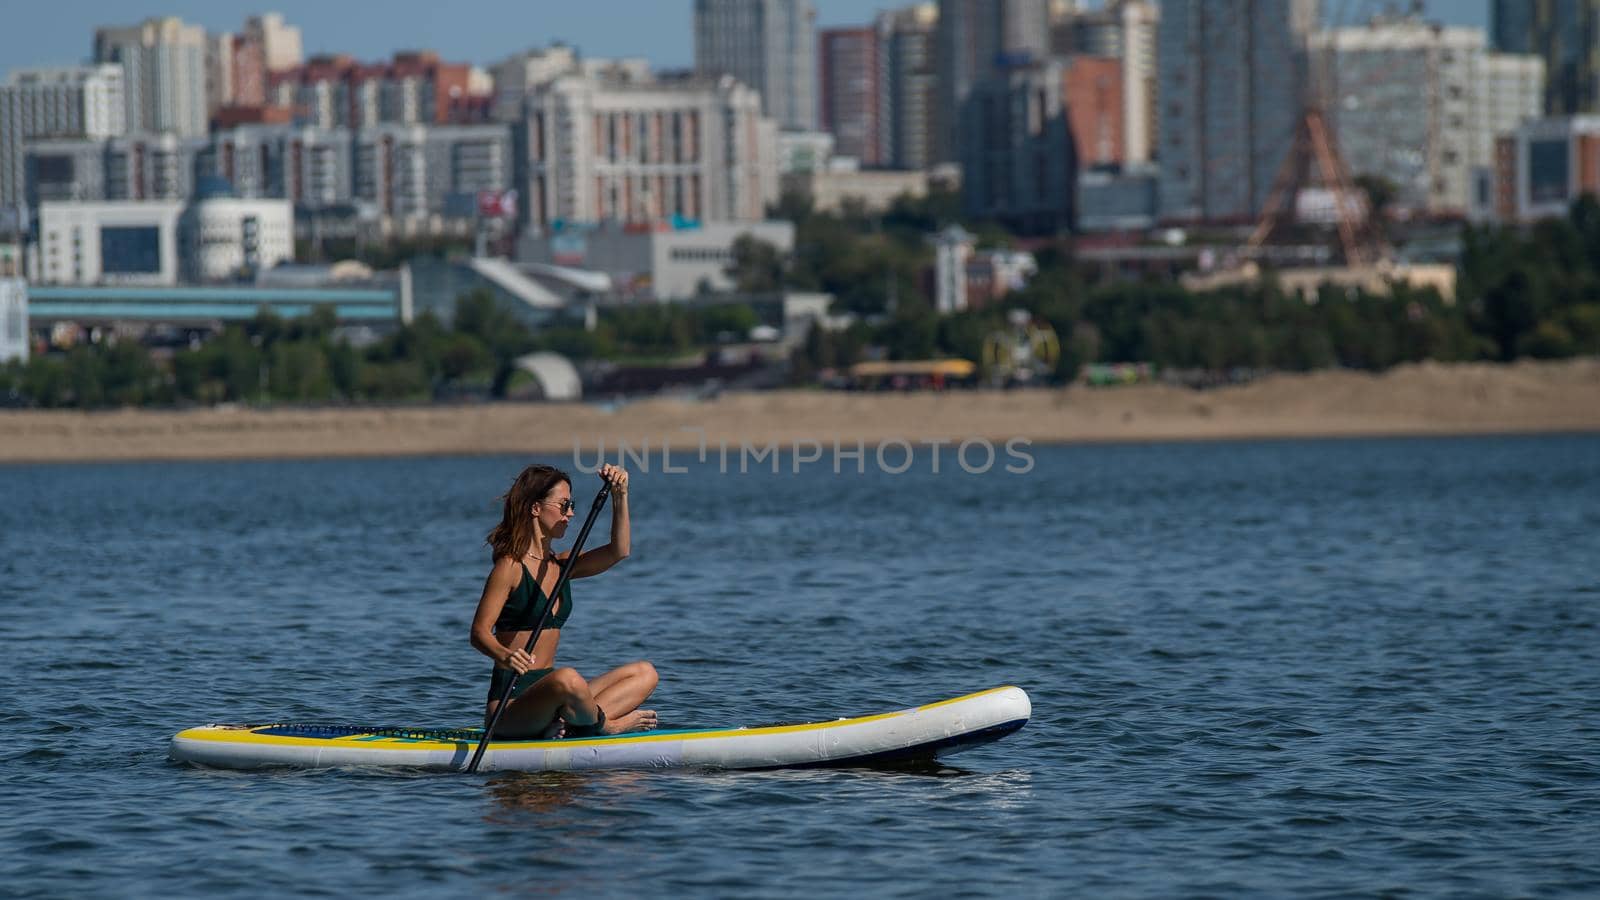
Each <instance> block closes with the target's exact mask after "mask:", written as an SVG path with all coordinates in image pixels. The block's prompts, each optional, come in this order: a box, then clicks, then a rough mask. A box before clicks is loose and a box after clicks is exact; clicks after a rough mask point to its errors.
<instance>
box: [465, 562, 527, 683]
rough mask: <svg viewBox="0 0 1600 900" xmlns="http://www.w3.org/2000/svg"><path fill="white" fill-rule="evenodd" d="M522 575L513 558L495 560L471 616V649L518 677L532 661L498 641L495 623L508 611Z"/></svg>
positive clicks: (516, 648) (524, 654)
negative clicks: (503, 611)
mask: <svg viewBox="0 0 1600 900" xmlns="http://www.w3.org/2000/svg"><path fill="white" fill-rule="evenodd" d="M520 574H521V572H520V571H519V566H518V565H517V563H516V562H514V561H513V560H512V559H511V558H510V557H501V558H500V559H497V560H495V561H494V568H493V569H490V570H489V578H488V579H487V580H486V581H485V582H484V584H483V596H481V597H479V598H478V611H477V612H476V613H473V615H472V648H473V649H474V650H477V651H478V652H479V653H482V654H483V655H484V656H487V657H489V658H490V659H492V660H494V661H495V665H498V666H501V667H503V668H507V669H511V670H513V671H515V672H516V673H517V674H518V675H521V674H522V673H523V672H526V671H528V670H529V669H531V668H533V657H532V656H529V655H528V654H527V653H525V652H523V650H522V648H521V647H507V646H505V645H504V644H502V643H500V642H499V641H498V640H496V639H495V636H494V622H495V620H496V619H498V618H500V610H502V609H504V608H505V605H506V599H507V598H509V597H510V596H511V591H512V589H514V588H515V587H516V586H517V577H518V575H520Z"/></svg>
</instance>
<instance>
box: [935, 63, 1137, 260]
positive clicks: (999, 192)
mask: <svg viewBox="0 0 1600 900" xmlns="http://www.w3.org/2000/svg"><path fill="white" fill-rule="evenodd" d="M1107 68H1108V69H1109V70H1110V71H1112V72H1115V71H1116V67H1115V66H1114V65H1111V66H1108V67H1107ZM1069 69H1070V64H1069V63H1068V62H1067V61H1066V60H1062V59H1049V60H1047V61H1045V62H1042V63H1033V64H1031V65H1027V66H1012V67H1009V68H1007V69H1005V70H1004V71H1003V72H1000V73H998V74H993V75H990V76H989V77H987V78H984V79H983V80H981V81H978V82H976V83H974V84H973V85H972V87H971V89H970V90H969V91H968V92H967V99H966V102H965V103H964V104H963V105H962V110H961V112H962V115H961V122H960V127H959V129H958V133H959V134H960V137H961V153H960V163H961V194H962V205H963V206H964V207H965V209H966V211H967V214H968V215H969V216H971V217H973V218H975V219H992V220H995V221H1000V222H1005V223H1006V224H1007V225H1009V226H1011V227H1012V228H1015V229H1017V230H1019V231H1023V232H1033V233H1051V232H1057V231H1062V230H1065V229H1068V228H1071V227H1072V224H1073V214H1074V208H1073V207H1074V201H1075V190H1074V187H1075V183H1076V181H1077V173H1078V154H1077V150H1076V147H1075V144H1074V141H1073V134H1072V125H1071V123H1070V122H1069V120H1068V117H1067V96H1068V90H1069V80H1068V75H1069ZM1120 100H1121V98H1120V97H1119V98H1117V102H1116V104H1115V107H1116V108H1117V109H1118V110H1120ZM1109 105H1110V104H1108V106H1109Z"/></svg>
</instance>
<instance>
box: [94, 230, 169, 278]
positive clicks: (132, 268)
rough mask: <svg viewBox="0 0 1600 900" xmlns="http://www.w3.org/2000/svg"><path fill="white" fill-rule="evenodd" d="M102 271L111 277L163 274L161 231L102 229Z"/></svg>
mask: <svg viewBox="0 0 1600 900" xmlns="http://www.w3.org/2000/svg"><path fill="white" fill-rule="evenodd" d="M100 268H101V270H102V271H104V272H105V273H106V274H108V275H116V274H149V273H153V272H160V271H161V229H159V228H157V227H156V226H154V225H136V226H106V227H102V228H101V229H100Z"/></svg>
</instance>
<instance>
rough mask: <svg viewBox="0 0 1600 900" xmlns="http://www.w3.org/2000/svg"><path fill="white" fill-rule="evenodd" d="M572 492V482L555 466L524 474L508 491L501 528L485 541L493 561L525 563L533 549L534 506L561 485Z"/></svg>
mask: <svg viewBox="0 0 1600 900" xmlns="http://www.w3.org/2000/svg"><path fill="white" fill-rule="evenodd" d="M563 481H565V482H566V483H567V488H568V489H569V490H570V489H571V488H572V479H571V478H569V477H567V473H565V472H563V471H561V470H560V469H558V468H556V467H555V466H529V467H527V468H526V469H523V470H522V474H520V475H518V476H517V480H516V481H513V482H511V490H509V491H506V495H505V497H504V499H505V501H506V508H505V512H504V513H502V514H501V515H500V524H499V525H496V526H495V527H494V530H493V531H491V532H489V536H488V537H487V538H485V540H487V541H488V542H489V547H490V548H491V549H492V550H493V552H494V559H497V560H498V559H499V558H500V557H502V556H509V557H511V558H512V559H522V557H523V556H525V555H527V552H528V548H529V547H531V546H533V505H534V504H535V503H538V502H539V501H540V500H543V499H544V498H546V497H548V496H550V492H551V491H552V490H554V489H555V486H556V485H557V484H559V483H560V482H563Z"/></svg>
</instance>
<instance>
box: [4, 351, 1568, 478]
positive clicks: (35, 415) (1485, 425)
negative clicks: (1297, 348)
mask: <svg viewBox="0 0 1600 900" xmlns="http://www.w3.org/2000/svg"><path fill="white" fill-rule="evenodd" d="M696 429H698V430H696ZM702 430H703V434H704V440H705V442H706V444H707V446H708V447H709V448H710V453H711V456H712V457H713V458H714V457H715V455H716V453H717V448H718V446H719V445H720V444H723V443H726V444H727V445H728V446H729V447H730V449H731V450H732V451H733V452H737V448H739V447H741V446H748V447H754V448H765V447H767V446H769V445H776V446H777V447H779V448H781V449H786V450H793V449H794V448H796V447H797V446H798V447H801V448H804V449H807V450H810V449H811V448H813V447H816V448H819V450H820V452H822V453H823V454H827V452H828V451H831V450H833V449H834V444H835V442H838V444H840V445H842V446H843V447H844V448H845V449H847V450H854V448H855V446H856V444H857V443H860V444H861V445H863V446H865V447H869V448H870V447H873V446H877V445H880V444H884V443H886V442H893V441H904V442H908V443H912V444H917V443H927V442H933V441H947V442H950V443H952V444H959V443H960V442H961V441H963V440H967V439H982V440H987V441H990V442H991V443H993V444H995V445H996V446H997V448H998V447H1000V445H1003V444H1004V443H1005V442H1006V441H1008V440H1011V439H1013V438H1023V439H1027V440H1028V441H1030V442H1031V443H1032V444H1034V445H1052V444H1091V443H1147V442H1182V441H1221V440H1266V439H1321V438H1360V437H1443V436H1471V435H1494V434H1550V433H1584V432H1600V359H1595V358H1584V359H1575V360H1565V361H1558V362H1533V361H1522V362H1516V363H1511V364H1488V363H1459V364H1441V363H1431V362H1424V363H1416V364H1409V365H1405V366H1399V367H1396V368H1394V369H1391V370H1389V371H1388V372H1385V373H1382V374H1370V373H1361V372H1351V371H1342V370H1332V371H1322V372H1309V373H1298V374H1287V373H1285V374H1277V375H1271V376H1268V377H1266V378H1262V379H1260V380H1258V381H1255V382H1251V383H1249V384H1244V385H1236V386H1229V387H1221V388H1214V389H1209V390H1204V391H1196V390H1191V389H1188V388H1177V387H1168V386H1164V385H1156V384H1151V385H1132V386H1126V387H1108V388H1088V387H1083V386H1072V387H1069V388H1050V389H1029V390H1015V391H998V390H975V391H949V392H943V393H838V392H823V391H803V390H788V391H773V392H764V393H730V394H725V395H722V396H721V397H718V398H715V399H711V400H705V401H699V400H693V399H685V398H679V397H652V398H644V399H639V400H634V401H629V402H624V403H621V404H617V405H600V404H597V403H593V402H588V403H578V404H538V403H488V404H477V405H472V406H418V407H370V406H362V407H332V408H327V407H324V408H314V409H307V408H279V409H254V408H243V407H241V408H205V409H194V410H183V411H179V410H139V409H126V410H103V411H90V412H84V411H45V410H8V411H0V464H27V463H51V462H62V463H84V462H114V461H180V460H249V459H257V460H259V459H319V458H325V459H339V458H361V457H374V458H381V457H397V456H437V455H489V454H519V453H520V454H538V455H550V454H571V453H574V451H575V449H578V450H581V451H582V452H583V453H584V456H585V458H587V459H592V458H593V454H594V453H595V452H596V451H597V450H598V448H599V447H600V446H601V445H602V444H603V445H604V447H605V449H606V453H607V454H608V456H614V454H615V453H616V447H617V445H618V442H619V441H621V442H626V443H627V444H628V445H629V446H630V447H632V448H634V449H636V450H637V449H638V448H639V447H640V446H641V445H647V446H648V450H649V453H651V454H652V455H653V457H654V459H656V460H659V459H660V457H661V453H662V448H663V447H664V446H667V447H671V450H672V452H674V453H677V452H679V451H685V450H688V451H698V449H699V447H700V442H701V433H702ZM1001 452H1002V453H1003V452H1004V451H1003V449H1002V450H1001ZM823 458H828V457H827V456H826V455H824V457H823Z"/></svg>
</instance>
